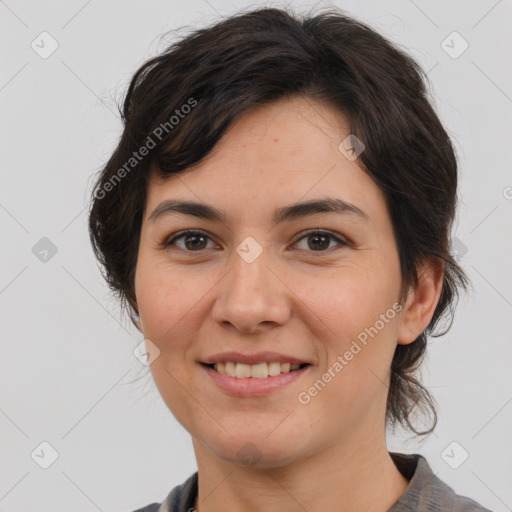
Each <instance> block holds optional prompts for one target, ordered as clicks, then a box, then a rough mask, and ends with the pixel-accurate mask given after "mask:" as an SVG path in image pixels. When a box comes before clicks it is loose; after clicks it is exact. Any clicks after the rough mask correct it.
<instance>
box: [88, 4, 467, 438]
mask: <svg viewBox="0 0 512 512" xmlns="http://www.w3.org/2000/svg"><path fill="white" fill-rule="evenodd" d="M426 83H428V77H427V76H426V74H425V73H424V72H423V70H422V69H421V68H420V66H419V65H418V64H417V63H416V62H415V61H414V60H413V59H412V58H411V57H410V56H409V55H408V54H407V53H406V52H405V51H403V50H402V49H400V48H398V47H397V46H396V45H395V44H393V43H391V42H390V41H388V40H387V39H385V38H384V37H383V36H381V35H380V34H378V33H377V32H376V31H375V30H373V29H372V28H370V27H369V26H367V25H366V24H364V23H361V22H360V21H357V20H355V19H354V18H352V17H350V16H348V15H346V14H345V13H344V12H342V11H339V10H337V9H328V10H324V11H323V12H320V13H318V14H312V15H307V16H306V15H304V16H298V15H297V14H295V13H293V12H291V11H288V10H284V9H276V8H261V9H256V10H252V11H249V12H242V13H238V14H237V15H235V16H231V17H229V18H227V19H225V20H222V21H220V22H218V23H217V24H215V25H213V26H211V27H208V28H204V29H200V30H196V31H194V32H192V33H191V34H189V35H188V36H186V37H184V38H181V39H180V40H178V41H177V42H174V43H173V44H171V45H170V46H169V47H168V48H167V49H166V50H165V51H164V52H162V53H161V54H160V55H158V56H156V57H154V58H152V59H150V60H149V61H147V62H146V63H144V64H143V65H142V66H141V67H140V68H139V69H138V71H137V72H136V73H135V75H134V76H133V78H132V80H131V83H130V85H129V87H128V91H127V93H126V96H125V99H124V105H123V106H122V108H120V111H121V115H122V120H123V124H124V130H123V133H122V136H121V138H120V141H119V144H118V146H117V147H116V149H115V151H114V152H113V154H112V156H111V157H110V159H109V160H108V162H107V164H106V165H105V166H104V168H103V169H102V170H101V171H100V173H99V176H98V177H97V180H96V182H95V186H94V192H93V194H92V201H91V209H90V212H89V231H90V237H91V242H92V245H93V249H94V252H95V255H96V257H97V258H98V260H99V262H100V264H101V266H102V271H103V275H104V277H105V279H106V281H107V283H108V285H109V287H110V288H111V290H112V291H113V292H114V293H115V294H116V295H117V297H118V298H119V299H120V301H121V304H122V306H123V307H124V308H126V309H127V310H128V312H129V314H130V318H131V320H132V321H133V323H134V324H135V325H137V322H136V319H138V311H137V304H136V297H135V292H134V276H135V269H136V265H137V253H138V246H139V239H140V230H141V223H142V218H143V214H144V211H145V207H146V193H147V185H148V177H149V175H150V171H151V169H153V168H156V169H157V170H158V172H159V174H160V176H162V177H169V176H173V175H176V174H178V173H180V172H182V171H184V170H185V169H187V168H188V167H190V166H192V165H193V164H197V163H198V162H199V161H201V160H202V159H203V158H204V157H206V156H207V155H208V154H209V153H210V152H211V150H212V149H213V148H214V147H215V145H216V144H217V143H218V141H219V139H220V138H221V137H222V135H223V134H224V133H225V132H226V129H227V128H228V126H230V125H231V124H232V123H233V122H234V121H235V120H237V119H239V118H240V116H242V115H243V114H244V113H245V112H247V111H248V110H249V109H252V108H255V107H258V106H261V105H265V104H268V103H270V102H273V101H276V100H279V99H281V98H285V97H290V96H292V95H302V96H306V97H308V98H312V99H316V100H320V101H323V102H327V103H328V104H329V105H332V107H333V109H337V110H338V111H340V112H343V113H344V114H345V115H346V117H347V119H348V121H349V123H350V128H351V133H352V134H354V135H355V136H356V137H357V138H358V139H359V140H361V141H362V142H363V143H364V145H365V149H364V151H363V152H362V154H361V155H360V157H359V159H358V162H359V165H360V166H361V168H363V170H364V171H365V172H367V173H368V175H369V176H370V177H371V178H372V179H373V180H374V181H375V183H376V184H377V185H378V186H379V187H380V188H381V189H382V191H383V192H384V194H385V197H386V201H387V207H388V209H389V213H390V216H391V220H392V223H393V227H394V233H395V237H396V243H397V249H398V254H399V257H400V265H401V274H402V295H401V300H402V299H403V298H404V297H405V293H406V291H407V289H409V287H411V286H416V285H417V284H418V273H419V272H420V271H421V266H422V264H424V263H426V262H438V263H439V262H442V263H443V272H444V276H443V286H442V292H441V297H440V300H439V302H438V304H437V307H436V309H435V312H434V315H433V317H432V320H431V322H430V324H429V325H428V327H427V329H425V331H424V332H423V333H422V334H421V335H420V336H419V337H418V338H417V339H416V340H415V341H414V342H413V343H411V344H409V345H397V347H396V350H395V354H394V357H393V361H392V366H391V379H390V386H389V392H388V399H387V409H386V421H387V423H390V424H392V425H393V426H395V425H397V424H398V423H400V424H402V425H403V426H404V427H405V428H407V429H409V430H411V431H413V432H415V433H416V434H418V435H423V434H427V433H430V432H431V431H433V430H434V428H435V425H436V423H437V413H436V408H435V405H434V402H435V401H434V399H433V397H432V396H431V395H430V393H429V392H428V390H427V389H426V388H424V387H423V386H422V385H421V383H420V382H419V380H418V379H417V378H416V377H415V375H416V372H417V370H418V368H419V365H420V363H421V361H422V360H423V357H424V355H425V350H426V345H427V336H428V335H433V336H435V335H440V334H439V333H436V332H434V328H436V327H438V324H439V320H440V319H441V317H446V316H447V317H448V318H449V319H453V307H454V304H455V302H456V298H457V295H458V291H459V289H460V288H463V289H465V288H466V287H467V285H468V280H467V277H466V275H465V273H464V271H463V270H462V269H461V268H460V267H459V265H458V264H457V262H456V261H455V260H454V258H453V257H452V255H451V253H450V232H451V227H452V223H453V219H454V215H455V207H456V194H457V158H456V155H455V150H454V147H453V145H452V142H451V140H450V137H449V136H448V134H447V132H446V131H445V129H444V128H443V126H442V125H441V122H440V120H439V119H438V116H437V115H436V113H435V112H434V109H433V107H432V106H431V104H430V101H429V98H428V95H427V90H426V86H425V84H426ZM143 148H146V150H143ZM450 325H451V322H450V324H449V325H448V328H449V327H450ZM448 328H447V329H446V330H448ZM446 330H445V331H444V332H446ZM444 332H443V333H441V334H444ZM416 406H419V409H420V410H422V411H423V412H431V413H432V415H433V424H432V426H431V427H430V429H427V430H424V431H422V432H419V431H418V430H417V429H416V428H415V426H414V425H413V424H412V423H411V421H410V420H411V418H412V416H411V413H412V411H413V409H415V407H416Z"/></svg>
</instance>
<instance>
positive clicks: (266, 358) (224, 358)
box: [201, 352, 311, 364]
mask: <svg viewBox="0 0 512 512" xmlns="http://www.w3.org/2000/svg"><path fill="white" fill-rule="evenodd" d="M228 361H232V362H233V363H244V364H258V363H267V362H268V363H270V362H273V361H276V362H278V363H291V364H304V363H308V364H311V361H307V360H305V359H297V358H296V357H293V356H288V355H286V354H279V353H277V352H258V353H256V354H243V353H242V352H219V353H218V354H213V355H211V356H209V357H208V358H207V359H205V360H203V361H201V363H205V364H214V363H226V362H228Z"/></svg>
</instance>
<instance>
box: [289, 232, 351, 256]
mask: <svg viewBox="0 0 512 512" xmlns="http://www.w3.org/2000/svg"><path fill="white" fill-rule="evenodd" d="M306 239H309V240H310V241H311V243H308V244H307V247H309V248H313V250H312V251H310V252H327V251H328V250H330V249H329V245H330V243H331V241H333V240H334V241H336V242H337V243H338V245H341V246H348V243H347V242H345V241H344V240H341V239H340V238H338V237H337V236H335V235H333V234H332V233H331V232H329V231H321V230H319V229H316V230H314V231H310V232H309V233H306V235H304V236H303V237H302V238H300V239H299V240H298V241H297V242H296V244H298V243H299V242H301V241H302V240H306ZM331 249H332V247H331ZM300 250H304V249H300ZM305 250H307V249H305Z"/></svg>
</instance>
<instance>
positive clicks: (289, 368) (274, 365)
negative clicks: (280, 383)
mask: <svg viewBox="0 0 512 512" xmlns="http://www.w3.org/2000/svg"><path fill="white" fill-rule="evenodd" d="M201 364H202V365H203V366H205V367H207V368H211V369H212V370H214V371H216V372H217V373H220V374H222V375H226V376H228V377H235V378H237V379H267V378H272V377H277V376H279V375H282V374H287V373H293V372H296V371H299V370H302V369H303V368H306V367H307V366H311V365H310V364H309V363H303V364H297V363H280V362H278V361H270V362H265V361H263V362H261V363H257V364H245V363H236V362H234V361H225V362H220V361H219V362H218V363H211V364H208V363H201Z"/></svg>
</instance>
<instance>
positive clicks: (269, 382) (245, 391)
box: [201, 364, 311, 397]
mask: <svg viewBox="0 0 512 512" xmlns="http://www.w3.org/2000/svg"><path fill="white" fill-rule="evenodd" d="M201 367H202V368H203V370H205V371H206V373H207V374H208V375H209V376H210V377H211V378H212V380H213V382H215V384H217V386H219V388H221V389H222V390H223V391H225V392H226V393H229V394H230V395H234V396H239V397H251V396H264V395H266V394H268V393H270V392H272V391H275V390H277V389H280V388H283V387H284V386H286V385H288V384H291V383H292V382H296V381H297V380H298V379H300V378H301V377H302V376H303V375H304V374H305V373H307V372H308V370H309V369H310V368H311V366H306V367H304V368H301V369H300V370H295V371H293V372H289V373H281V374H280V375H275V376H273V377H265V378H264V379H255V378H252V377H249V378H245V379H239V378H238V377H230V376H229V375H224V374H223V373H219V372H218V371H216V370H214V369H213V368H210V367H209V366H206V365H204V364H201Z"/></svg>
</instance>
